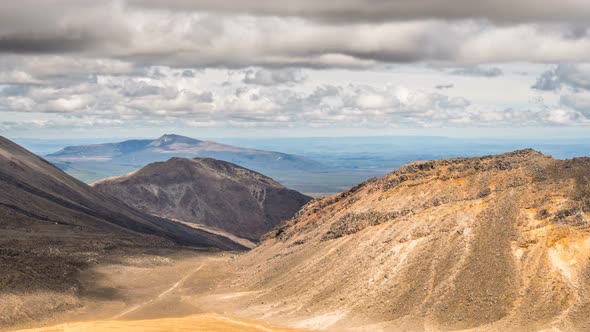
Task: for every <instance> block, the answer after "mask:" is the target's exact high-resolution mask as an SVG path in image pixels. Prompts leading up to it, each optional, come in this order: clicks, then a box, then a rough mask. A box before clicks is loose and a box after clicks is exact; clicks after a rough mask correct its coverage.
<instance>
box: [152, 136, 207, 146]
mask: <svg viewBox="0 0 590 332" xmlns="http://www.w3.org/2000/svg"><path fill="white" fill-rule="evenodd" d="M201 142H202V141H200V140H198V139H195V138H191V137H186V136H181V135H176V134H164V135H162V136H160V137H159V138H157V139H155V140H154V141H153V142H152V143H151V144H150V145H151V146H165V145H171V144H177V143H181V144H198V143H201Z"/></svg>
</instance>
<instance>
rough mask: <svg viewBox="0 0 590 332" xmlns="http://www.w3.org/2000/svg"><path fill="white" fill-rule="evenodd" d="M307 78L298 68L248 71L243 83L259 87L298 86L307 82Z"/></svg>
mask: <svg viewBox="0 0 590 332" xmlns="http://www.w3.org/2000/svg"><path fill="white" fill-rule="evenodd" d="M306 78H307V77H306V76H305V75H304V74H303V73H302V72H301V69H297V68H283V69H248V70H246V71H245V72H244V79H243V82H244V83H246V84H257V85H266V86H269V85H278V84H297V83H302V82H304V81H305V80H306Z"/></svg>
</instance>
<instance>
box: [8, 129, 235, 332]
mask: <svg viewBox="0 0 590 332" xmlns="http://www.w3.org/2000/svg"><path fill="white" fill-rule="evenodd" d="M179 244H180V245H187V246H191V247H195V246H196V247H206V248H211V247H213V248H221V249H243V248H244V247H243V246H242V245H240V244H237V243H235V242H233V241H232V240H230V239H228V238H226V237H223V236H219V235H216V234H212V233H209V232H206V231H202V230H197V229H194V228H191V227H188V226H186V225H182V224H179V223H177V222H173V221H170V220H166V219H163V218H159V217H155V216H152V215H149V214H145V213H143V212H140V211H138V210H135V209H133V208H130V207H128V206H127V205H125V204H124V203H122V202H120V201H119V200H117V199H115V198H113V197H110V196H108V195H105V194H103V193H101V192H99V191H97V190H95V189H93V188H91V187H90V186H88V185H86V184H84V183H82V182H80V181H78V180H76V179H74V178H72V177H71V176H69V175H67V174H65V173H64V172H62V171H61V170H59V169H58V168H56V167H55V166H53V165H52V164H51V163H49V162H48V161H46V160H44V159H42V158H40V157H38V156H36V155H34V154H32V153H30V152H29V151H27V150H25V149H23V148H22V147H20V146H18V145H17V144H15V143H13V142H11V141H9V140H8V139H6V138H4V137H1V136H0V327H1V326H2V325H3V324H4V323H6V322H5V321H4V319H5V318H7V317H9V318H10V319H13V320H18V319H20V318H23V317H29V316H31V315H32V316H35V317H37V316H39V317H41V316H43V314H51V312H52V311H54V310H64V309H67V308H68V307H69V306H75V305H76V303H78V302H77V296H78V295H79V294H80V292H81V285H80V283H79V280H78V276H79V273H80V271H81V270H83V269H85V268H86V267H88V266H89V265H92V264H94V263H96V262H98V261H100V260H101V257H103V256H104V255H106V254H107V253H115V252H116V253H117V254H119V253H124V252H125V251H126V250H127V249H129V250H132V249H133V248H143V249H142V250H150V249H152V250H153V249H158V248H177V247H179ZM40 294H43V295H40ZM15 308H21V309H18V310H16V309H15Z"/></svg>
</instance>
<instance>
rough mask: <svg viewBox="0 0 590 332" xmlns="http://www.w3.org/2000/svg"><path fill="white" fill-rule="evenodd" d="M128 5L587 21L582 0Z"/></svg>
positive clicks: (342, 16) (320, 15)
mask: <svg viewBox="0 0 590 332" xmlns="http://www.w3.org/2000/svg"><path fill="white" fill-rule="evenodd" d="M129 3H130V4H131V6H137V7H142V8H152V9H153V8H159V9H174V10H178V11H187V10H192V11H214V12H222V13H249V14H254V15H269V16H294V17H304V18H311V19H318V20H323V21H328V22H386V21H393V20H418V19H450V20H461V19H470V18H485V19H488V20H490V21H496V22H502V23H507V22H517V23H521V22H531V21H552V22H555V21H570V22H571V21H580V22H586V21H587V18H588V17H589V16H590V4H589V3H588V2H587V1H585V0H571V1H566V2H563V1H562V2H556V1H552V0H520V1H510V0H495V1H473V0H445V1H440V0H412V1H383V0H339V1H317V0H298V1H292V2H290V3H289V5H288V6H286V5H285V4H284V3H283V2H281V1H268V0H250V1H231V2H229V1H216V0H172V1H165V0H130V1H129Z"/></svg>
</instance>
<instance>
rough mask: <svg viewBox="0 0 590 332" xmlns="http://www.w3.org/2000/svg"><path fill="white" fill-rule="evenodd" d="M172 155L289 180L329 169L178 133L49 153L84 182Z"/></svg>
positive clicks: (288, 157)
mask: <svg viewBox="0 0 590 332" xmlns="http://www.w3.org/2000/svg"><path fill="white" fill-rule="evenodd" d="M171 157H183V158H193V157H208V158H215V159H219V160H224V161H228V162H231V163H234V164H237V165H240V166H242V167H246V168H249V169H253V170H255V171H257V172H260V173H263V174H267V175H269V176H271V177H273V178H279V179H281V180H286V182H289V180H291V179H293V176H292V174H293V173H301V172H304V173H307V172H310V171H314V172H315V171H321V170H325V169H326V167H325V166H324V165H322V164H320V163H318V162H316V161H313V160H310V159H307V158H304V157H300V156H295V155H290V154H285V153H280V152H272V151H262V150H254V149H247V148H240V147H236V146H231V145H225V144H220V143H216V142H210V141H201V140H198V139H194V138H189V137H184V136H179V135H164V136H162V137H160V138H158V139H155V140H129V141H124V142H119V143H106V144H93V145H83V146H71V147H66V148H64V149H62V150H60V151H58V152H55V153H52V154H49V155H47V156H46V158H47V159H48V160H49V161H51V162H52V163H54V164H55V165H56V166H58V167H59V168H61V169H62V170H64V171H66V172H68V173H69V174H71V175H73V176H75V177H76V178H78V179H80V180H82V181H85V182H94V181H97V180H99V179H102V178H105V177H111V176H116V175H122V174H125V173H128V172H131V171H134V170H137V169H139V168H141V167H143V166H145V165H147V164H149V163H153V162H156V161H165V160H168V159H170V158H171Z"/></svg>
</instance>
